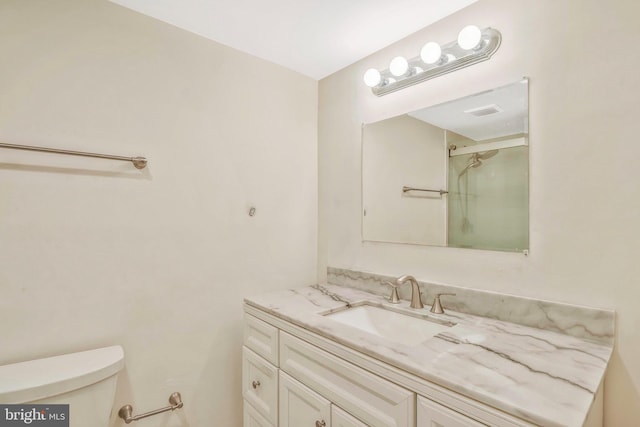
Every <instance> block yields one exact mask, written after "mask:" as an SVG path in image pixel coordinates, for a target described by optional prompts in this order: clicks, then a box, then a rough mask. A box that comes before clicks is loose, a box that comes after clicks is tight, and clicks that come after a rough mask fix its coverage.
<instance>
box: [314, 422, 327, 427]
mask: <svg viewBox="0 0 640 427" xmlns="http://www.w3.org/2000/svg"><path fill="white" fill-rule="evenodd" d="M326 425H327V423H325V422H324V420H320V421H316V427H325V426H326Z"/></svg>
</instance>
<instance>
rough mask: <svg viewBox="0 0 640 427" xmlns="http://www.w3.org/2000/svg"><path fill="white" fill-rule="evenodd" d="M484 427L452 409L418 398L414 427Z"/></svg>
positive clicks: (484, 425)
mask: <svg viewBox="0 0 640 427" xmlns="http://www.w3.org/2000/svg"><path fill="white" fill-rule="evenodd" d="M432 426H447V427H486V424H481V423H479V422H477V421H475V420H472V419H471V418H469V417H467V416H464V415H462V414H460V413H458V412H456V411H454V410H453V409H449V408H447V407H446V406H442V405H440V404H439V403H436V402H434V401H432V400H430V399H426V398H424V397H422V396H418V423H417V424H416V427H432Z"/></svg>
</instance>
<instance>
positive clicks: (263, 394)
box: [242, 347, 278, 426]
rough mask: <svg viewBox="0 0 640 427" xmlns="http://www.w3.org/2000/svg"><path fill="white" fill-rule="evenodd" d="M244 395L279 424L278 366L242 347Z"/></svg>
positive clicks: (246, 400)
mask: <svg viewBox="0 0 640 427" xmlns="http://www.w3.org/2000/svg"><path fill="white" fill-rule="evenodd" d="M242 396H243V397H244V399H245V406H246V404H247V402H248V403H249V404H251V406H253V408H254V409H256V410H257V412H258V413H260V414H261V415H262V416H263V417H264V418H265V419H266V420H267V421H268V422H269V423H271V424H272V425H274V426H275V425H277V424H278V368H276V367H275V366H273V365H272V364H271V363H269V362H267V361H266V360H264V359H263V358H262V357H260V356H258V355H257V354H255V353H254V352H253V351H251V350H249V349H248V348H247V347H243V348H242Z"/></svg>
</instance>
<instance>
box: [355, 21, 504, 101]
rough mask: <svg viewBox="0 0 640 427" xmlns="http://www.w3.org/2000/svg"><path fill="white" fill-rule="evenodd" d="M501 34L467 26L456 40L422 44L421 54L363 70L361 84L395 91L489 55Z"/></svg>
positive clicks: (380, 90)
mask: <svg viewBox="0 0 640 427" xmlns="http://www.w3.org/2000/svg"><path fill="white" fill-rule="evenodd" d="M501 40H502V36H501V34H500V32H499V31H498V30H495V29H493V28H485V29H484V30H481V29H480V28H478V27H476V26H475V25H467V26H466V27H464V28H463V29H462V30H461V31H460V33H459V34H458V38H457V39H456V40H455V41H452V42H450V43H447V44H445V45H443V46H440V45H439V44H438V43H436V42H428V43H427V44H425V45H424V46H423V47H422V50H421V51H420V55H418V56H416V57H415V58H411V59H406V58H404V57H402V56H397V57H395V58H393V59H392V60H391V62H390V63H389V68H387V69H385V70H382V71H380V70H377V69H375V68H370V69H368V70H367V71H366V72H365V73H364V83H365V84H366V85H367V86H369V87H370V88H371V91H372V92H373V93H374V94H375V95H377V96H382V95H386V94H388V93H391V92H394V91H396V90H399V89H402V88H405V87H407V86H411V85H414V84H416V83H420V82H423V81H425V80H429V79H432V78H434V77H438V76H441V75H443V74H447V73H450V72H452V71H456V70H459V69H460V68H464V67H468V66H470V65H473V64H476V63H478V62H482V61H486V60H487V59H489V58H491V55H493V54H494V52H495V51H496V50H498V47H500V42H501Z"/></svg>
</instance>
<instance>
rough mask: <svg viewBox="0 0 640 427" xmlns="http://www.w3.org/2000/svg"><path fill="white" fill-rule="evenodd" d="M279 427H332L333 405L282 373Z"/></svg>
mask: <svg viewBox="0 0 640 427" xmlns="http://www.w3.org/2000/svg"><path fill="white" fill-rule="evenodd" d="M279 383H280V395H279V398H280V399H279V400H280V404H279V407H280V413H279V419H280V423H279V424H278V426H279V427H331V403H330V402H329V401H328V400H327V399H325V398H324V397H322V396H320V395H319V394H318V393H316V392H314V391H312V390H311V389H310V388H308V387H306V386H304V385H302V384H300V383H299V382H298V381H296V380H294V379H293V378H291V377H290V376H289V375H287V374H285V373H284V372H282V371H280V381H279Z"/></svg>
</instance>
